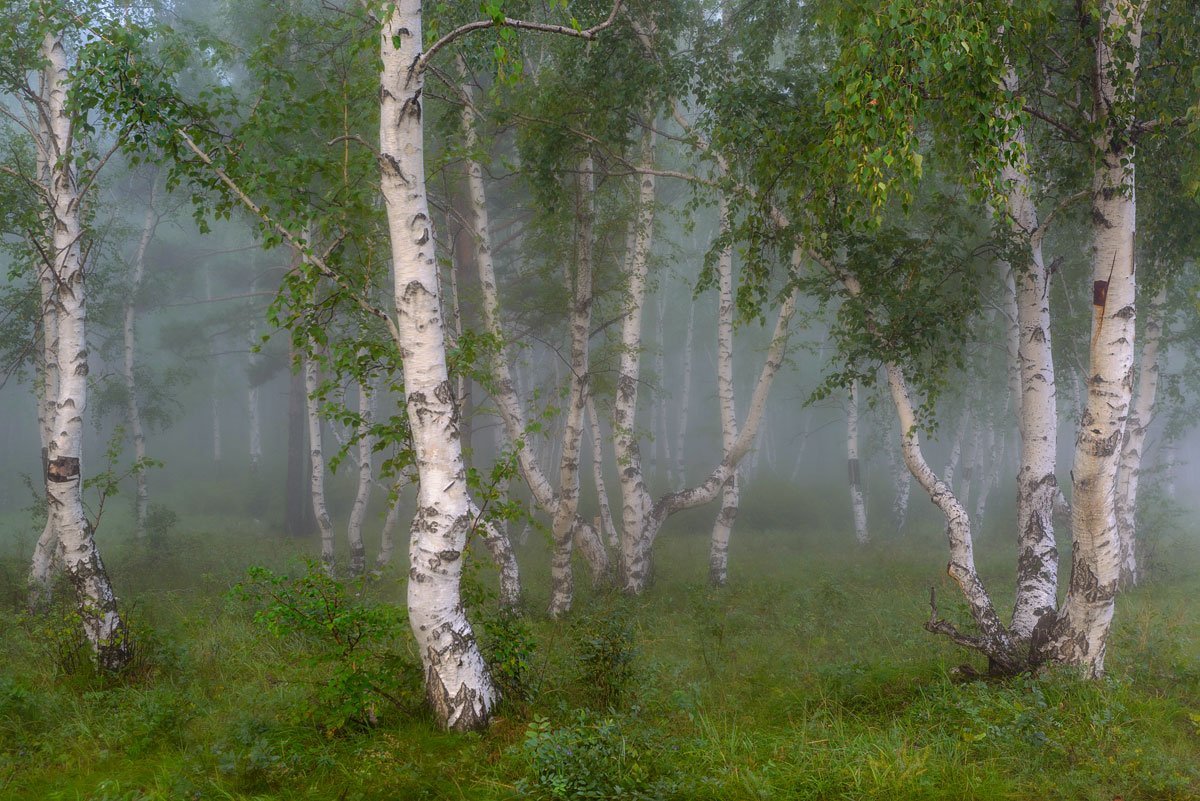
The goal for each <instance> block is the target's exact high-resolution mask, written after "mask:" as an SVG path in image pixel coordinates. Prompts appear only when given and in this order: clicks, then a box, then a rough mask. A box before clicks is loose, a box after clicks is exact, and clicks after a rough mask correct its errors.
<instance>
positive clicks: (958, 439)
mask: <svg viewBox="0 0 1200 801" xmlns="http://www.w3.org/2000/svg"><path fill="white" fill-rule="evenodd" d="M970 422H971V403H970V401H969V400H968V401H967V405H966V406H964V407H963V410H962V414H961V415H960V416H959V418H958V426H957V427H956V428H955V429H954V439H953V440H952V441H951V443H950V458H949V459H947V460H946V469H945V470H944V471H942V477H943V479H944V480H945V482H946V486H948V487H950V488H951V489H953V488H954V478H955V474H956V473H957V472H958V463H959V461H960V460H961V459H962V446H963V440H964V439H965V438H966V436H967V429H968V427H969V426H970Z"/></svg>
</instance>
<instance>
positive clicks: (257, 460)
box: [246, 324, 262, 475]
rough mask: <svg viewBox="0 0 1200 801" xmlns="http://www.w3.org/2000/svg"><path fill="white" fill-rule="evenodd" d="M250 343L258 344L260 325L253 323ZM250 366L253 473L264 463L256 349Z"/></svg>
mask: <svg viewBox="0 0 1200 801" xmlns="http://www.w3.org/2000/svg"><path fill="white" fill-rule="evenodd" d="M250 343H251V345H252V346H256V345H258V325H257V324H255V325H252V326H251V328H250ZM247 361H248V367H249V368H250V369H249V370H248V371H247V372H248V374H249V376H250V381H249V385H248V388H247V390H246V421H247V425H248V428H249V431H248V439H249V446H250V473H251V475H257V474H258V468H259V466H260V465H261V464H262V418H261V416H260V414H259V400H258V383H257V381H256V378H257V376H255V375H254V366H255V359H254V351H253V350H251V352H250V355H249V356H248V357H247Z"/></svg>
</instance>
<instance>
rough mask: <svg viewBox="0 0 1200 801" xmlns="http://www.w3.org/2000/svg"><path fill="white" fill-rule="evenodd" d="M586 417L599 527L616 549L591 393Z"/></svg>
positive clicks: (616, 536) (614, 527)
mask: <svg viewBox="0 0 1200 801" xmlns="http://www.w3.org/2000/svg"><path fill="white" fill-rule="evenodd" d="M587 415H588V421H589V422H590V424H591V429H592V481H593V482H594V483H595V485H596V502H597V504H599V506H600V527H601V528H602V529H603V532H604V541H605V543H607V545H608V547H610V548H618V547H620V544H621V543H620V539H619V537H618V535H617V527H616V525H614V524H613V516H612V505H611V504H610V503H609V502H608V488H607V487H606V486H605V484H604V437H603V436H602V435H601V433H600V418H599V417H598V416H597V415H596V403H595V400H594V399H593V398H592V393H591V392H589V393H588V397H587Z"/></svg>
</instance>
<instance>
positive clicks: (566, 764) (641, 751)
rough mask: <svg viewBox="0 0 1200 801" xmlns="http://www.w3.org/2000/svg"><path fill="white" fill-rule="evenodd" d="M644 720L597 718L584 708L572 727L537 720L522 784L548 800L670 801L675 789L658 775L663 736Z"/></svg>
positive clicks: (528, 741) (525, 747) (526, 744)
mask: <svg viewBox="0 0 1200 801" xmlns="http://www.w3.org/2000/svg"><path fill="white" fill-rule="evenodd" d="M656 734H657V733H655V732H652V731H651V730H650V729H648V728H647V727H646V725H645V723H644V722H637V721H635V722H633V724H632V725H625V723H624V722H623V721H621V720H619V719H617V718H613V717H604V718H594V717H593V716H592V714H591V713H589V712H587V711H586V710H579V712H578V716H577V717H576V718H575V720H574V721H572V722H571V723H569V724H567V725H565V726H560V727H557V728H556V727H554V726H553V725H552V724H551V723H550V721H549V720H547V719H546V718H543V717H538V718H535V719H534V720H533V722H532V723H530V724H529V727H528V728H527V729H526V731H525V742H524V744H523V749H522V750H523V752H524V754H525V757H526V758H527V759H528V768H529V777H528V778H527V779H526V780H524V781H522V782H520V783H519V784H518V789H519V790H520V791H521V792H522V793H523V794H525V795H526V796H528V797H532V798H544V799H572V800H573V799H639V801H641V800H649V799H658V798H665V797H668V796H669V795H670V794H671V792H672V790H673V789H674V787H673V785H672V784H671V783H670V782H669V781H667V780H666V779H664V778H663V777H661V776H659V775H658V774H659V772H660V771H659V767H658V759H657V758H658V753H657V749H656V748H655V746H654V743H655V742H658V743H661V742H662V738H661V737H658V736H656Z"/></svg>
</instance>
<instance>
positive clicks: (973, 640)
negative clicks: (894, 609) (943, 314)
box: [852, 289, 1020, 671]
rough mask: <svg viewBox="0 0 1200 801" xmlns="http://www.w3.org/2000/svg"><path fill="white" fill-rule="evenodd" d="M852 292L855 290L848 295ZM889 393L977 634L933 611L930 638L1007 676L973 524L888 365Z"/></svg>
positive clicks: (1004, 646)
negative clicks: (939, 519) (973, 653)
mask: <svg viewBox="0 0 1200 801" xmlns="http://www.w3.org/2000/svg"><path fill="white" fill-rule="evenodd" d="M852 291H853V289H852ZM886 368H887V376H888V388H889V390H890V391H891V395H892V403H893V404H894V406H895V407H896V416H897V418H898V419H899V423H900V432H901V438H900V443H901V449H902V452H903V454H904V463H905V464H906V465H908V469H909V471H910V472H911V473H912V475H913V478H915V479H916V480H917V483H918V484H919V485H920V486H921V488H922V489H924V490H925V492H926V494H927V495H928V496H929V499H930V500H931V501H933V503H934V505H935V506H937V507H938V509H940V510H941V512H942V515H943V516H944V517H945V519H946V537H947V539H948V541H949V545H950V564H949V565H947V567H946V572H947V573H948V574H949V575H950V577H951V578H952V579H954V581H955V582H956V583H957V584H958V586H959V589H960V590H961V591H962V593H963V597H964V598H965V599H966V601H967V605H968V607H969V608H970V610H971V617H972V619H973V620H974V622H975V626H976V628H977V629H978V630H979V634H978V635H977V636H968V635H964V634H961V633H960V632H958V631H957V630H956V629H955V628H954V627H953V626H952V625H950V624H949V623H947V622H945V621H942V620H939V619H938V618H937V610H936V608H935V609H934V613H933V616H932V617H931V618H930V620H929V622H928V623H927V624H926V626H925V627H926V628H927V629H929V630H930V631H933V632H938V633H942V634H946V635H948V636H949V637H950V638H951V639H953V640H954V641H955V642H957V643H959V644H961V645H966V646H968V647H971V648H977V649H979V650H981V651H983V652H984V653H986V654H987V655H988V657H989V658H990V659H991V660H992V661H993V663H995V664H997V665H998V666H999V667H1000V668H1001V669H1003V670H1005V671H1013V670H1015V669H1017V668H1018V667H1019V666H1020V660H1019V658H1018V656H1017V653H1016V649H1015V648H1014V645H1013V642H1012V638H1011V637H1010V636H1009V633H1008V630H1007V629H1005V627H1004V624H1003V623H1001V622H1000V617H999V615H997V614H996V609H995V606H994V605H993V604H992V600H991V598H990V597H989V596H988V593H987V589H986V588H985V587H984V586H983V582H982V581H981V580H980V578H979V574H978V572H977V571H976V569H975V549H974V544H973V539H972V536H971V521H970V518H969V517H968V515H967V511H966V509H964V508H963V506H962V504H961V503H960V502H959V500H958V498H957V497H956V496H955V495H954V491H953V490H952V489H951V488H950V485H949V484H947V483H946V482H945V481H943V480H942V479H940V478H938V476H937V475H936V474H935V473H934V472H933V470H932V469H930V467H929V465H928V463H927V462H926V461H925V457H924V455H923V454H922V452H921V442H920V439H919V437H918V435H917V418H916V414H915V411H914V409H913V405H912V400H911V398H910V397H909V394H908V384H907V382H906V381H905V378H904V373H903V372H902V371H901V370H900V368H899V367H898V366H896V365H894V364H887V365H886Z"/></svg>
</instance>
